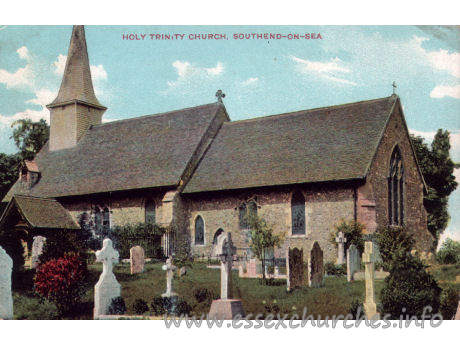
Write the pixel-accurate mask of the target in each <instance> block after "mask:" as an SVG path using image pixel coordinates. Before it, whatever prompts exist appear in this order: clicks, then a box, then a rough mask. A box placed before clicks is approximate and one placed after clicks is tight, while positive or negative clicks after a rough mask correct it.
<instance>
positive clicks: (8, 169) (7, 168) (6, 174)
mask: <svg viewBox="0 0 460 345" xmlns="http://www.w3.org/2000/svg"><path fill="white" fill-rule="evenodd" d="M20 162H21V156H20V155H19V154H17V153H16V154H12V155H7V154H5V153H0V200H2V199H3V197H4V196H5V194H6V193H7V192H8V190H9V189H10V188H11V186H12V185H13V184H14V182H16V180H17V179H18V175H19V163H20Z"/></svg>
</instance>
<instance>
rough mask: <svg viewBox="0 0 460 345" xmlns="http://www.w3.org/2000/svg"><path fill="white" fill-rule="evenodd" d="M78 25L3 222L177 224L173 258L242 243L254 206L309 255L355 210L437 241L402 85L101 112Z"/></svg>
mask: <svg viewBox="0 0 460 345" xmlns="http://www.w3.org/2000/svg"><path fill="white" fill-rule="evenodd" d="M89 66H90V64H89V59H88V53H87V46H86V41H85V32H84V28H83V26H75V27H74V29H73V32H72V37H71V41H70V47H69V51H68V57H67V62H66V66H65V72H64V75H63V80H62V83H61V87H60V90H59V93H58V95H57V97H56V99H55V100H54V101H53V102H52V103H51V104H49V105H48V109H49V111H50V119H51V120H50V126H51V127H50V138H49V142H48V143H47V144H46V145H45V146H44V147H43V148H42V150H41V151H40V152H39V153H38V154H37V156H36V157H35V160H34V161H25V162H23V164H22V166H21V168H20V177H19V179H18V181H17V182H16V183H15V184H14V186H13V187H12V188H11V190H10V191H9V192H8V193H7V195H6V196H5V198H4V200H3V202H6V203H8V205H7V207H6V209H5V211H4V212H3V215H2V216H1V218H0V227H2V228H7V229H8V231H24V232H25V233H26V234H28V236H35V234H45V235H46V232H47V231H53V230H56V229H78V228H79V226H78V223H77V219H79V217H82V215H83V216H85V217H87V219H89V220H91V222H92V224H94V226H95V228H96V229H98V230H101V229H105V230H107V231H110V229H111V228H112V227H113V226H115V225H123V224H128V223H138V222H146V221H149V222H155V223H157V224H159V225H162V226H166V227H169V228H171V229H174V233H172V232H170V233H167V234H166V235H165V236H164V238H163V243H162V245H163V247H164V251H165V254H166V255H170V254H171V253H173V252H174V250H175V246H178V244H179V243H181V245H185V247H186V248H187V250H188V251H189V252H190V253H191V254H192V255H195V256H196V255H199V256H208V255H211V254H212V251H213V245H214V244H215V243H216V238H217V236H218V235H219V234H221V233H223V232H231V233H232V238H233V240H234V242H235V245H236V247H237V248H238V249H239V250H243V251H244V250H247V249H248V247H249V231H248V225H247V224H246V221H245V219H246V218H245V215H246V214H247V212H255V213H257V214H258V215H259V216H261V217H263V218H264V219H265V220H266V221H267V222H268V223H269V224H270V225H271V226H272V227H273V229H274V231H275V232H276V233H280V234H283V236H284V239H283V243H282V246H281V248H279V249H276V250H275V256H276V257H285V252H286V248H287V247H298V248H303V250H304V253H309V252H310V250H311V249H312V247H313V244H314V243H315V242H318V243H319V245H320V247H321V248H322V250H323V251H324V259H325V261H335V259H336V257H337V251H336V249H335V246H334V244H333V243H331V241H330V237H331V232H333V231H334V227H335V225H337V224H338V223H339V222H340V221H342V220H357V221H359V222H361V223H362V224H364V225H365V231H366V233H372V232H374V231H375V230H376V228H377V226H378V225H384V226H385V225H395V226H398V225H403V226H404V227H405V228H407V231H410V232H411V233H413V234H414V237H415V239H416V245H417V247H418V249H419V250H421V251H428V250H430V249H431V246H432V242H433V239H432V236H431V235H430V233H429V232H428V230H427V226H426V212H425V209H424V206H423V195H424V192H425V190H426V186H425V183H424V180H423V177H422V175H421V172H420V169H419V167H418V163H417V160H416V157H415V153H414V149H413V147H412V145H411V142H410V138H409V133H408V128H407V125H406V122H405V120H404V115H403V111H402V106H401V101H400V99H399V97H398V96H397V95H392V96H390V97H385V98H380V99H373V100H366V101H362V102H357V103H351V104H344V105H338V106H331V107H326V108H319V109H312V110H302V111H297V112H292V113H286V114H279V115H272V116H265V117H260V118H254V119H249V120H242V121H231V119H230V117H229V114H228V113H227V111H226V109H225V106H224V104H223V102H222V101H221V99H219V101H218V102H215V103H211V104H205V105H200V106H196V107H193V108H186V109H180V110H174V111H170V112H167V113H161V114H155V115H147V116H142V117H137V118H132V119H127V120H121V121H115V122H109V123H102V116H103V114H104V111H105V110H106V109H107V108H106V107H105V106H103V105H101V104H100V103H99V101H98V99H97V98H96V96H95V93H94V89H93V85H92V80H91V73H90V68H89Z"/></svg>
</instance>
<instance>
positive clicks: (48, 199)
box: [13, 194, 58, 202]
mask: <svg viewBox="0 0 460 345" xmlns="http://www.w3.org/2000/svg"><path fill="white" fill-rule="evenodd" d="M16 197H19V198H25V199H39V200H47V201H55V202H58V201H57V200H56V199H54V198H45V197H40V196H33V195H24V194H14V195H13V198H16Z"/></svg>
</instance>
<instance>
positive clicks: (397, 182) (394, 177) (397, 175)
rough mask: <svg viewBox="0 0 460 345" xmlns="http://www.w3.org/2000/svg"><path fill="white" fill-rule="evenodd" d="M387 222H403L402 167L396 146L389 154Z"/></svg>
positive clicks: (398, 223)
mask: <svg viewBox="0 0 460 345" xmlns="http://www.w3.org/2000/svg"><path fill="white" fill-rule="evenodd" d="M388 222H389V224H390V225H403V224H404V168H403V164H402V157H401V151H400V150H399V147H398V146H396V147H395V149H394V150H393V153H392V154H391V160H390V171H389V176H388Z"/></svg>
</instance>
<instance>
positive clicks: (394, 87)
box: [391, 82, 397, 95]
mask: <svg viewBox="0 0 460 345" xmlns="http://www.w3.org/2000/svg"><path fill="white" fill-rule="evenodd" d="M391 86H393V95H396V88H397V86H396V82H393V84H391Z"/></svg>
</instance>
